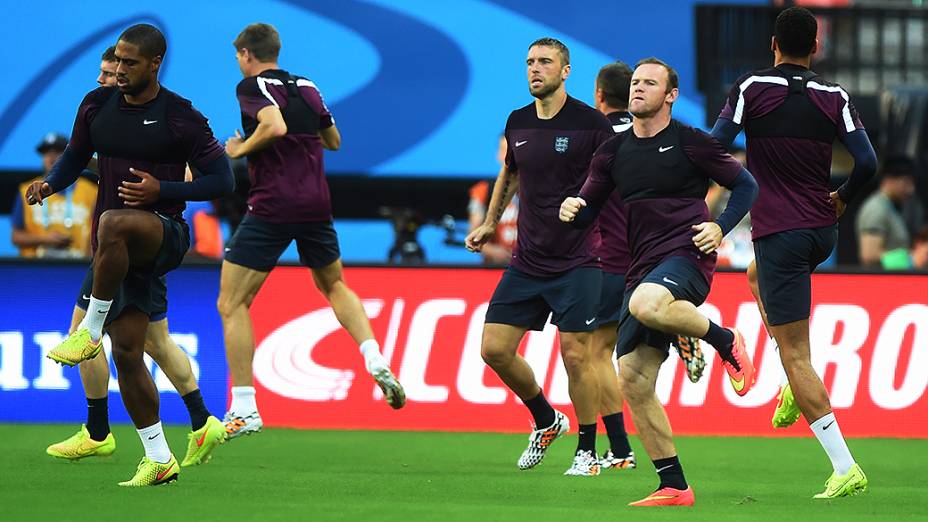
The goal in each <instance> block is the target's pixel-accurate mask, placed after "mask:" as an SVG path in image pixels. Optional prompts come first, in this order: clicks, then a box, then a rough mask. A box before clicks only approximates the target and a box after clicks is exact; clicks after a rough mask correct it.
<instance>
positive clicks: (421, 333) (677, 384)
mask: <svg viewBox="0 0 928 522" xmlns="http://www.w3.org/2000/svg"><path fill="white" fill-rule="evenodd" d="M500 275H501V271H499V270H488V269H460V270H458V269H429V268H421V269H416V268H349V269H346V271H345V277H346V280H347V281H348V283H349V284H350V286H351V287H352V288H353V289H354V291H355V292H356V293H357V294H358V295H359V296H360V297H361V299H362V301H363V303H364V306H365V309H366V311H367V313H368V316H369V317H370V318H371V325H372V327H373V329H374V334H375V335H376V337H377V339H378V340H379V341H380V343H381V346H382V349H383V352H384V355H385V356H387V358H388V359H390V361H391V366H392V368H393V370H394V372H396V373H397V375H398V377H399V379H400V381H401V382H402V383H403V384H404V386H405V388H406V393H407V397H408V404H407V406H406V407H405V408H404V409H402V410H399V411H394V410H391V409H390V408H389V407H388V406H387V405H386V404H385V403H384V401H383V400H382V399H381V397H380V392H379V390H378V389H377V387H376V385H375V384H374V383H373V381H372V380H371V379H370V377H369V376H368V375H367V373H366V372H365V371H364V367H363V360H362V358H361V356H360V354H359V352H358V349H357V345H356V344H355V343H354V342H353V341H352V339H351V338H350V337H349V336H348V334H347V333H346V332H345V331H344V330H342V329H341V328H340V327H339V324H338V321H337V319H336V318H335V314H334V313H333V311H332V310H331V308H329V307H328V304H327V303H326V302H325V301H324V299H323V298H322V296H321V295H320V294H319V292H318V291H317V290H316V289H315V287H314V286H313V283H312V278H311V276H310V274H309V272H308V271H306V270H305V269H301V268H295V267H286V268H277V269H275V270H274V271H273V272H272V274H271V276H270V277H269V278H268V280H267V283H266V284H265V286H264V288H263V290H262V291H261V293H260V294H259V295H258V298H257V299H256V300H255V303H254V306H253V308H252V317H253V318H254V325H255V337H256V341H257V344H258V349H257V351H256V354H255V364H254V368H255V386H256V388H257V389H258V402H259V406H260V408H261V414H262V417H263V418H264V421H265V423H267V424H268V425H271V426H288V427H300V428H345V429H393V430H439V431H506V432H517V431H526V430H527V429H528V427H529V415H528V413H527V411H526V410H525V408H524V406H523V405H522V404H521V402H520V401H519V399H518V398H516V397H515V396H514V395H513V394H512V393H511V392H509V391H508V390H507V389H506V388H505V386H504V385H503V384H502V382H501V381H500V380H499V379H498V378H497V377H496V375H495V374H494V373H493V372H492V370H490V369H489V368H488V367H486V365H485V364H484V363H483V360H482V359H481V357H480V337H481V332H482V327H483V317H484V314H485V312H486V305H487V302H488V300H489V297H490V295H491V294H492V292H493V289H494V288H495V286H496V283H497V282H498V280H499V277H500ZM812 307H813V313H812V318H811V341H812V347H813V356H812V359H813V364H814V365H815V367H816V369H817V371H818V372H819V373H820V374H821V375H823V376H824V382H825V386H826V387H827V389H828V391H829V394H830V396H831V400H832V405H833V407H834V409H835V411H836V413H837V415H838V418H839V419H840V421H841V427H842V431H843V432H844V433H845V434H846V435H849V436H888V437H928V416H926V415H925V413H926V412H928V390H926V389H928V277H925V276H897V275H837V274H835V275H832V274H822V275H815V276H814V282H813V305H812ZM702 310H703V311H704V312H705V313H706V314H708V315H709V316H710V317H711V318H713V319H714V320H717V321H718V320H719V319H721V323H722V324H723V325H725V326H736V327H737V328H739V329H740V330H741V332H742V333H743V334H744V336H745V338H746V340H747V344H748V351H749V352H750V353H753V354H755V356H754V360H755V365H757V367H758V373H757V384H756V385H755V388H754V389H753V390H752V391H751V392H750V393H748V394H747V395H746V396H745V397H738V396H737V395H735V393H734V392H733V391H732V390H731V387H730V385H729V384H728V381H727V379H725V378H724V370H723V369H722V367H721V365H720V364H719V363H718V357H717V356H716V355H715V352H714V351H712V349H711V348H710V347H708V346H706V345H705V344H704V349H705V350H706V356H707V359H709V361H708V363H709V364H708V366H707V368H706V371H705V374H704V376H703V378H702V380H700V382H698V383H696V384H693V383H690V382H689V381H688V380H687V379H686V376H685V374H684V370H683V366H682V363H680V362H679V360H678V358H677V357H669V358H668V359H667V361H666V362H665V363H664V366H663V368H662V370H661V374H660V377H659V380H658V396H659V398H660V400H661V402H663V403H664V404H665V405H666V407H667V412H668V414H669V416H670V419H671V423H672V424H673V427H674V432H675V433H678V434H707V435H708V434H711V435H771V436H775V435H805V434H808V433H809V431H808V429H807V428H805V427H804V425H803V423H802V422H800V423H797V425H796V426H793V427H792V428H790V429H787V430H776V431H774V430H773V429H772V428H771V427H770V417H771V415H772V412H773V408H774V406H775V403H776V392H777V389H778V385H779V383H780V382H781V378H782V368H781V366H780V364H779V359H778V357H777V354H776V351H775V345H774V343H773V342H772V341H770V340H768V338H767V335H766V332H765V330H764V327H763V324H762V322H761V320H760V316H759V315H758V312H757V308H756V306H755V305H754V302H753V300H752V298H751V294H750V291H749V290H748V286H747V281H746V279H745V276H744V275H743V274H736V273H721V274H716V276H715V281H714V283H713V287H712V293H711V294H710V295H709V299H708V301H707V303H706V304H704V305H703V307H702ZM557 344H558V343H557V335H556V330H555V329H554V328H553V327H551V326H550V325H548V327H547V328H546V329H545V330H544V331H541V332H531V333H530V334H529V335H528V336H527V337H526V339H525V340H524V341H523V343H522V346H521V347H520V352H521V353H522V354H523V355H524V356H525V358H526V360H528V362H529V364H530V365H531V366H532V368H533V369H534V371H535V375H536V378H537V379H538V382H539V383H540V384H541V386H542V388H543V389H544V391H545V394H546V395H547V397H548V400H549V401H550V402H551V403H552V404H553V405H554V406H555V407H557V408H559V409H561V410H562V411H564V412H565V413H568V414H569V415H571V417H573V408H572V407H571V406H570V400H569V398H568V395H567V378H566V373H565V372H564V368H563V365H562V364H561V362H560V356H559V353H558V347H557Z"/></svg>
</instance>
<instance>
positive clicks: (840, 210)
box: [829, 192, 847, 217]
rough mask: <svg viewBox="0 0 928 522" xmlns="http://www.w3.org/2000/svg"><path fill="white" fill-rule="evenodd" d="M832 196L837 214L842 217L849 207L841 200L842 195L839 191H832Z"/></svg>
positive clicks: (832, 202)
mask: <svg viewBox="0 0 928 522" xmlns="http://www.w3.org/2000/svg"><path fill="white" fill-rule="evenodd" d="M829 196H831V204H832V205H834V206H835V215H837V216H838V217H841V215H842V214H844V210H845V209H846V208H847V203H845V202H844V201H841V196H839V195H838V193H837V192H832V193H831V194H829Z"/></svg>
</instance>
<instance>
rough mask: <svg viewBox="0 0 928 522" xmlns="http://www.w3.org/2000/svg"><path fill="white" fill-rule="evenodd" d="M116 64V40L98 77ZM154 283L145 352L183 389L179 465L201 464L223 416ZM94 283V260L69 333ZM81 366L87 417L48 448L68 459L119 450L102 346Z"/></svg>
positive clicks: (218, 436) (111, 75) (104, 80)
mask: <svg viewBox="0 0 928 522" xmlns="http://www.w3.org/2000/svg"><path fill="white" fill-rule="evenodd" d="M116 67H117V63H116V46H115V45H114V46H110V47H109V48H107V49H106V51H104V52H103V56H102V57H101V61H100V75H99V76H98V77H97V83H98V84H99V85H100V86H101V87H115V86H116ZM153 285H155V286H156V287H158V288H157V290H156V292H155V293H154V297H155V298H156V301H155V303H154V306H153V309H154V312H153V313H152V315H150V316H149V321H150V322H149V324H148V330H147V331H146V333H145V353H147V354H148V355H150V356H151V358H152V359H154V360H155V362H156V363H158V367H159V368H161V371H163V372H164V374H165V375H166V376H167V377H168V379H169V380H170V381H171V384H173V385H174V387H175V388H176V389H177V391H178V393H179V394H180V395H181V399H183V401H184V404H185V405H186V406H187V411H188V412H189V414H190V424H191V432H190V434H188V436H187V437H188V444H187V455H186V456H185V457H184V460H183V461H181V467H184V466H190V465H193V464H200V463H203V462H206V461H207V460H209V458H210V454H211V453H212V450H213V449H214V448H215V447H216V445H218V444H219V443H220V441H221V440H222V438H223V437H224V436H225V428H224V427H223V425H222V423H221V422H219V419H217V418H216V417H213V416H212V415H210V413H209V410H207V408H206V405H205V404H204V403H203V396H202V395H201V394H200V387H199V386H198V385H197V381H196V378H195V377H194V376H193V369H192V368H191V367H190V359H189V358H188V357H187V354H186V353H184V351H183V350H182V349H181V348H180V347H179V346H177V343H175V342H174V340H173V339H172V338H171V336H170V335H169V334H168V320H167V300H166V296H167V287H166V286H165V279H164V277H163V276H162V277H160V278H158V279H157V280H156V281H154V282H153ZM92 289H93V267H92V266H91V267H90V268H89V269H88V270H87V275H86V276H85V277H84V283H83V285H82V286H81V291H80V292H79V293H78V298H77V303H76V304H75V306H74V311H73V312H72V314H71V327H70V329H69V330H68V333H69V334H71V333H74V332H75V331H76V330H77V329H78V327H79V326H80V324H81V323H82V322H83V320H84V316H85V314H86V310H87V306H88V305H89V304H90V294H91V291H92ZM64 355H65V356H66V355H67V354H64ZM51 356H52V358H53V359H54V358H56V357H60V356H59V354H58V353H57V352H55V351H54V350H53V351H52V353H51ZM59 362H62V363H63V364H70V365H73V364H75V363H77V362H78V361H70V360H66V359H65V360H60V361H59ZM78 369H79V370H80V376H81V384H82V385H83V387H84V395H85V396H86V397H87V422H86V424H84V425H83V426H81V429H79V430H78V431H77V433H75V434H74V435H72V436H71V437H69V438H67V439H65V440H63V441H61V442H58V443H55V444H52V445H51V446H49V447H48V448H47V449H46V450H45V451H46V453H48V454H49V455H51V456H53V457H59V458H65V459H81V458H84V457H93V456H106V455H111V454H112V453H113V452H114V451H115V450H116V439H115V438H114V437H113V434H112V432H110V425H109V414H108V405H107V394H108V385H109V380H110V367H109V363H107V361H106V355H105V354H104V353H103V352H100V353H98V354H97V356H96V357H94V358H92V359H89V360H86V361H83V362H81V363H80V366H78ZM204 435H205V437H204ZM198 441H199V443H198Z"/></svg>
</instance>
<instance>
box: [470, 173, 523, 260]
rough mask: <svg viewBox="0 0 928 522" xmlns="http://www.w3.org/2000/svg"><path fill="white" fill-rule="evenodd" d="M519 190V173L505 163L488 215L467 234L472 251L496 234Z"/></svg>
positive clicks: (491, 197) (477, 250) (476, 250)
mask: <svg viewBox="0 0 928 522" xmlns="http://www.w3.org/2000/svg"><path fill="white" fill-rule="evenodd" d="M518 190H519V173H518V172H517V171H511V170H509V168H508V167H506V166H505V165H504V166H503V167H502V168H501V169H500V171H499V176H497V178H496V185H494V186H493V195H492V196H490V205H489V208H487V217H486V220H485V221H484V222H483V224H482V225H480V226H479V227H477V228H475V229H474V230H473V231H471V233H470V234H468V235H467V239H465V244H466V246H467V249H468V250H470V251H471V252H479V251H480V249H481V248H482V247H483V245H484V243H486V242H487V241H489V240H490V239H492V238H493V236H494V235H495V234H496V225H498V224H499V220H500V219H502V217H503V212H504V211H505V210H506V207H507V206H509V202H511V201H512V197H513V196H515V194H516V192H518Z"/></svg>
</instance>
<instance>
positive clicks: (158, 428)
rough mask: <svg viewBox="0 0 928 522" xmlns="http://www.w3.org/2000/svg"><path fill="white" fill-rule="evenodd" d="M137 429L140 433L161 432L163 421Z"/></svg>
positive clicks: (146, 434)
mask: <svg viewBox="0 0 928 522" xmlns="http://www.w3.org/2000/svg"><path fill="white" fill-rule="evenodd" d="M136 431H138V432H139V435H144V436H148V435H154V434H155V433H161V432H162V431H163V430H162V428H161V421H158V422H156V423H154V424H152V425H151V426H148V427H146V428H138V429H136Z"/></svg>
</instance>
